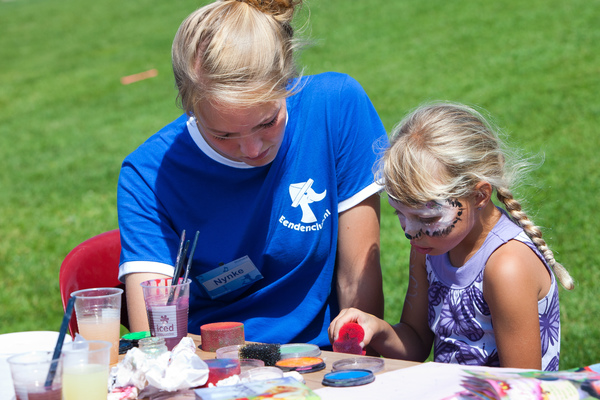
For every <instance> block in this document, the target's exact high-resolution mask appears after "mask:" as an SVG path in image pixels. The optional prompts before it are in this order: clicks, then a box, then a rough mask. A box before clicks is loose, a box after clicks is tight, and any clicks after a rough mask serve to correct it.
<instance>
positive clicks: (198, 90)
mask: <svg viewBox="0 0 600 400" xmlns="http://www.w3.org/2000/svg"><path fill="white" fill-rule="evenodd" d="M300 4H301V0H218V1H215V2H214V3H211V4H208V5H206V6H204V7H202V8H200V9H198V10H196V11H195V12H193V13H192V14H191V15H189V16H188V17H187V18H186V19H185V21H183V23H182V24H181V26H180V27H179V30H178V31H177V34H176V35H175V39H174V40H173V48H172V59H173V72H174V74H175V83H176V85H177V88H178V90H179V95H178V100H179V102H180V104H181V107H182V108H183V109H184V110H185V112H186V113H188V114H189V115H192V114H193V113H194V110H195V108H196V107H197V105H198V104H199V103H200V102H203V101H209V102H211V103H221V104H235V105H237V106H242V107H243V106H248V107H250V106H253V105H257V104H260V103H264V102H268V101H272V100H279V99H282V98H285V97H287V96H289V95H290V94H291V93H292V92H293V88H290V87H289V86H288V85H289V83H290V81H291V80H292V79H294V78H297V77H298V76H299V75H300V73H299V71H298V68H297V66H296V62H295V56H294V54H295V52H296V50H297V49H299V48H300V47H301V44H300V42H299V41H296V40H295V39H294V29H293V27H292V18H293V16H294V12H295V10H296V8H297V7H298V6H299V5H300Z"/></svg>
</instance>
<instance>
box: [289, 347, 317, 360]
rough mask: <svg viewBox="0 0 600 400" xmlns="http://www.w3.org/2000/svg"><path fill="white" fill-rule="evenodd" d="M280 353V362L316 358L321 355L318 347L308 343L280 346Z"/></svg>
mask: <svg viewBox="0 0 600 400" xmlns="http://www.w3.org/2000/svg"><path fill="white" fill-rule="evenodd" d="M280 351H281V359H282V360H283V359H285V358H300V357H318V356H320V355H321V349H320V348H319V346H317V345H316V344H308V343H290V344H282V345H281V348H280Z"/></svg>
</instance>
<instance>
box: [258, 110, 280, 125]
mask: <svg viewBox="0 0 600 400" xmlns="http://www.w3.org/2000/svg"><path fill="white" fill-rule="evenodd" d="M278 117H279V113H277V114H275V117H273V119H272V120H270V121H269V122H266V123H264V124H262V125H261V126H260V127H261V128H270V127H272V126H273V125H275V124H276V123H277V118H278Z"/></svg>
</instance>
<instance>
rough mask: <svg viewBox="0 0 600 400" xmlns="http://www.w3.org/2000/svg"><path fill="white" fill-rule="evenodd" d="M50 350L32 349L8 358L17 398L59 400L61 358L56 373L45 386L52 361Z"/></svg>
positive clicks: (22, 399)
mask: <svg viewBox="0 0 600 400" xmlns="http://www.w3.org/2000/svg"><path fill="white" fill-rule="evenodd" d="M53 353H54V352H52V351H32V352H28V353H20V354H16V355H14V356H11V357H9V358H8V360H7V361H8V364H9V366H10V373H11V375H12V380H13V385H14V387H15V394H16V395H17V400H61V399H62V360H61V359H58V360H57V364H56V370H55V371H56V373H55V374H54V379H53V380H52V381H51V382H50V385H49V386H48V387H46V378H47V377H48V371H50V364H51V362H52V355H53Z"/></svg>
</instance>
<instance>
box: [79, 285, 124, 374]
mask: <svg viewBox="0 0 600 400" xmlns="http://www.w3.org/2000/svg"><path fill="white" fill-rule="evenodd" d="M122 294H123V289H119V288H93V289H83V290H78V291H76V292H73V293H71V296H75V315H76V316H77V326H78V327H79V334H80V335H81V336H83V337H84V338H85V339H86V340H106V341H109V342H110V343H112V347H111V352H110V364H116V363H117V362H119V337H120V336H121V296H122Z"/></svg>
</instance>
